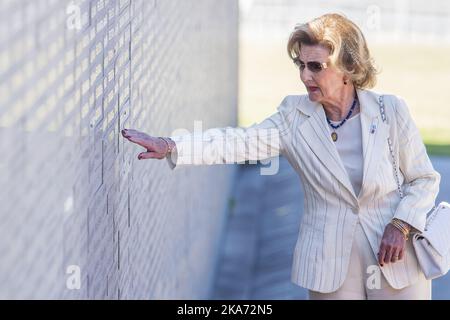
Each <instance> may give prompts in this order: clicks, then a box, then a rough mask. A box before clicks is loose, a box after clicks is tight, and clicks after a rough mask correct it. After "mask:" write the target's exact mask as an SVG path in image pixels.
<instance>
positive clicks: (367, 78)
mask: <svg viewBox="0 0 450 320" xmlns="http://www.w3.org/2000/svg"><path fill="white" fill-rule="evenodd" d="M302 44H304V45H324V46H325V47H327V48H328V49H329V50H330V60H331V63H332V64H333V65H334V66H336V67H337V68H338V69H339V70H341V71H342V72H344V73H346V74H347V75H348V76H349V77H350V79H351V81H352V82H353V84H354V86H355V87H356V88H359V89H365V88H373V87H374V86H375V83H376V75H377V73H378V71H377V69H376V67H375V65H374V61H373V59H372V57H371V55H370V52H369V49H368V47H367V42H366V39H365V38H364V35H363V33H362V31H361V29H360V28H359V27H358V26H357V25H356V24H355V23H353V22H352V21H350V20H349V19H347V18H346V17H344V16H342V15H340V14H336V13H332V14H325V15H323V16H320V17H318V18H316V19H314V20H312V21H310V22H307V23H304V24H299V25H297V26H296V27H295V29H294V31H293V32H292V33H291V35H290V37H289V41H288V45H287V50H288V54H289V57H290V58H291V59H292V60H294V59H296V58H298V56H299V54H300V50H301V45H302Z"/></svg>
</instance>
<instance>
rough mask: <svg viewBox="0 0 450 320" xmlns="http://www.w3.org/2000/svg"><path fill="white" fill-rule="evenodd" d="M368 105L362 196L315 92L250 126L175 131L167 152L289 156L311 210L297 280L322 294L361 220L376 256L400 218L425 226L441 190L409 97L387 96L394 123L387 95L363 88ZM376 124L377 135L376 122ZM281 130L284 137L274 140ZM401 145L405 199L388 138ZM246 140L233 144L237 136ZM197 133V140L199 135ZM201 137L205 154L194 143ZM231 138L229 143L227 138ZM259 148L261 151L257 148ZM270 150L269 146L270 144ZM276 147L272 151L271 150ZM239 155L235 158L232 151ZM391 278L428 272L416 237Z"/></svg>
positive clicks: (339, 271) (337, 281) (178, 156)
mask: <svg viewBox="0 0 450 320" xmlns="http://www.w3.org/2000/svg"><path fill="white" fill-rule="evenodd" d="M357 95H358V98H359V101H360V109H361V116H360V119H361V127H362V141H363V158H364V173H363V184H362V188H361V191H360V194H359V195H356V194H355V192H354V189H353V187H352V184H351V182H350V178H349V176H348V174H347V171H346V169H345V167H344V165H343V163H342V161H341V158H340V156H339V153H338V151H337V149H336V147H335V145H334V142H333V141H332V139H331V136H330V130H329V128H328V124H327V122H326V116H325V111H324V109H323V107H322V105H321V104H319V103H315V102H311V101H310V100H309V99H308V96H307V95H292V96H287V97H285V98H284V100H283V101H282V103H281V104H280V105H279V107H278V108H277V110H278V111H277V112H276V113H274V114H273V115H272V116H270V117H269V118H267V119H265V120H264V121H262V122H260V123H257V124H254V125H252V126H250V127H248V128H240V127H238V128H232V127H226V128H213V129H209V130H206V131H204V132H203V135H202V136H201V137H200V136H199V135H198V134H183V135H173V136H171V138H172V139H173V140H174V141H175V142H176V145H177V148H176V152H174V153H173V155H172V157H169V156H168V157H167V160H168V163H169V165H170V167H171V169H173V170H176V169H177V168H178V167H179V165H184V164H194V165H201V164H223V163H241V162H243V161H245V160H255V159H257V160H262V159H266V158H269V157H272V156H277V155H279V154H281V155H283V156H285V157H286V158H287V160H288V161H289V163H290V164H291V166H292V167H293V168H294V169H295V171H296V172H297V173H298V174H299V176H300V178H301V180H302V184H303V187H304V208H303V216H302V221H301V224H300V228H299V234H298V239H297V242H296V246H295V250H294V255H293V265H292V274H291V279H292V282H294V283H295V284H297V285H299V286H302V287H305V288H307V289H310V290H314V291H319V292H333V291H335V290H337V289H338V288H339V287H340V286H341V285H342V283H343V282H344V279H345V277H346V274H347V270H348V268H349V267H351V266H349V258H350V252H351V247H352V241H353V233H354V230H355V226H356V224H357V222H358V220H359V221H360V223H361V225H362V226H363V229H364V231H365V233H366V235H367V237H368V239H369V242H370V244H371V247H372V250H373V253H374V255H375V258H376V254H377V253H378V249H379V246H380V242H381V238H382V235H383V232H384V229H385V226H386V225H387V224H388V223H389V221H390V220H391V219H392V218H393V217H396V218H399V219H401V220H403V221H406V222H408V223H409V224H410V225H412V226H413V227H414V228H416V229H418V230H420V231H422V230H423V229H424V226H425V221H426V214H427V212H428V211H429V210H431V209H432V207H433V206H434V203H435V200H436V197H437V194H438V192H439V183H440V174H439V173H438V172H436V171H435V170H434V168H433V166H432V164H431V162H430V159H429V157H428V155H427V152H426V149H425V146H424V144H423V142H422V139H421V136H420V133H419V131H418V129H417V126H416V125H415V123H414V121H413V119H412V117H411V115H410V113H409V110H408V107H407V105H406V103H405V102H404V100H403V99H400V98H398V97H396V96H392V95H389V96H385V104H386V115H387V118H388V123H385V122H383V121H382V119H381V115H380V111H379V105H378V97H379V94H377V93H375V92H373V91H368V90H357ZM373 126H376V129H375V131H374V132H373V133H371V128H373ZM249 129H276V130H277V132H278V134H279V135H278V137H279V141H276V140H278V139H272V140H271V139H267V136H266V135H267V134H266V132H267V130H259V131H257V133H255V132H251V130H249ZM388 135H390V136H391V139H392V141H393V143H394V154H395V156H396V163H397V166H399V169H400V170H399V173H400V182H401V185H402V189H403V193H404V198H403V199H400V196H399V194H398V190H397V183H396V179H395V175H394V170H393V163H392V159H391V158H390V157H391V155H390V152H389V148H388V143H387V137H388ZM236 137H240V138H244V139H245V140H243V141H245V143H243V142H242V143H238V144H237V148H236V149H233V148H232V147H231V145H232V144H231V143H229V142H228V141H230V138H236ZM191 139H193V140H191ZM192 141H194V144H195V143H196V142H195V141H197V142H199V141H200V142H201V146H202V148H203V150H202V152H198V151H195V148H194V149H192V146H193V144H192V143H191V142H192ZM224 141H227V142H226V143H225V144H223V142H224ZM252 147H253V150H255V148H256V152H255V151H253V152H249V149H251V148H252ZM267 148H268V149H267ZM265 150H270V152H267V151H266V152H265ZM231 153H233V155H234V157H232V155H231ZM381 270H382V272H383V274H384V276H385V277H386V279H387V281H388V282H389V284H390V285H391V286H392V287H394V288H396V289H400V288H403V287H406V286H408V285H411V284H413V283H414V282H416V281H417V280H418V277H419V274H420V273H421V272H422V271H421V270H420V268H419V265H418V262H417V258H416V256H415V253H414V250H413V247H412V243H411V240H408V242H407V248H406V254H405V258H404V259H402V260H400V261H398V262H396V263H389V264H385V265H384V267H382V268H381Z"/></svg>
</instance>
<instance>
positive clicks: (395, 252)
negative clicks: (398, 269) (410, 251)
mask: <svg viewBox="0 0 450 320" xmlns="http://www.w3.org/2000/svg"><path fill="white" fill-rule="evenodd" d="M399 251H400V250H398V249H397V248H394V249H393V250H392V258H391V260H390V261H391V262H397V260H398V257H399Z"/></svg>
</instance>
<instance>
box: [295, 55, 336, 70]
mask: <svg viewBox="0 0 450 320" xmlns="http://www.w3.org/2000/svg"><path fill="white" fill-rule="evenodd" d="M293 61H294V64H295V65H296V66H297V67H299V68H300V71H303V70H305V66H306V67H307V68H308V70H309V71H311V72H314V73H318V72H320V71H322V70H324V69H326V68H328V64H327V63H326V62H319V61H308V62H307V63H306V64H305V63H304V62H303V61H301V60H300V59H299V58H294V59H293Z"/></svg>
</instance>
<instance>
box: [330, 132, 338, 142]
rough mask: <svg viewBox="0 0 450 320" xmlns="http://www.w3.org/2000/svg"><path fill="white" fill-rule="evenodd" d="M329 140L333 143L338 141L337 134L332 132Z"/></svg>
mask: <svg viewBox="0 0 450 320" xmlns="http://www.w3.org/2000/svg"><path fill="white" fill-rule="evenodd" d="M331 138H332V139H333V141H334V142H336V140H337V139H338V135H337V133H336V132H333V133H332V134H331Z"/></svg>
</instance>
